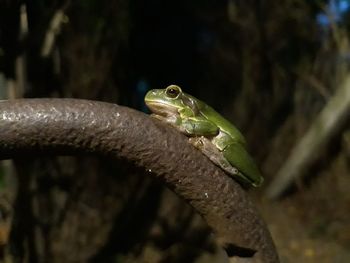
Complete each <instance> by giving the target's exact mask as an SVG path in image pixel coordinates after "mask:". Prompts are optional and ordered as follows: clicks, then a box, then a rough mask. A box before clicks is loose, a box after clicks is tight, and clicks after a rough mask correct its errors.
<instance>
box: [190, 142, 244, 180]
mask: <svg viewBox="0 0 350 263" xmlns="http://www.w3.org/2000/svg"><path fill="white" fill-rule="evenodd" d="M189 142H190V143H191V144H192V145H193V146H194V147H196V148H197V149H199V150H200V151H201V152H202V153H203V154H204V155H205V156H207V157H208V158H209V159H210V160H211V161H212V162H213V163H215V164H216V165H217V166H219V167H221V168H222V169H223V170H225V171H226V172H227V173H229V174H232V175H236V176H237V175H239V171H238V169H237V168H236V167H233V166H232V165H231V164H230V163H229V162H228V161H227V159H226V158H225V156H224V154H223V153H222V152H221V151H220V150H219V149H218V148H217V147H216V146H215V145H214V144H213V143H212V142H211V141H210V140H209V139H207V138H206V137H204V136H200V137H191V138H189Z"/></svg>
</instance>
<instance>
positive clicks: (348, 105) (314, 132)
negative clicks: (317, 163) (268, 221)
mask: <svg viewBox="0 0 350 263" xmlns="http://www.w3.org/2000/svg"><path fill="white" fill-rule="evenodd" d="M349 110H350V76H347V77H346V78H345V80H344V81H343V83H341V84H340V87H339V88H338V90H337V91H336V93H335V94H334V95H333V97H332V98H331V99H330V100H329V101H328V103H327V105H326V106H325V107H324V109H323V110H322V111H321V113H320V114H319V115H318V117H317V118H316V120H315V121H314V122H313V123H312V125H311V127H310V128H309V130H308V131H307V133H306V134H305V135H304V137H303V138H302V139H301V140H300V142H299V143H298V144H297V145H296V146H295V147H294V149H293V150H292V152H291V154H290V156H289V157H288V159H287V161H286V162H285V163H284V165H283V166H282V167H281V168H280V170H279V172H278V173H277V176H276V178H275V179H274V180H273V182H272V183H271V184H270V186H269V187H268V188H267V191H266V195H267V196H268V197H269V198H271V199H275V198H278V197H280V196H281V195H282V194H283V193H284V191H285V190H286V189H287V188H288V187H289V186H290V185H291V184H292V183H293V182H294V180H295V179H297V178H298V177H301V176H303V172H304V171H305V169H307V168H308V167H309V166H310V164H311V163H312V162H313V161H314V160H315V159H317V157H318V156H319V153H320V152H321V149H322V147H324V146H325V145H326V144H327V143H328V142H329V141H330V140H331V139H332V136H333V135H334V134H335V133H336V132H337V131H339V128H340V126H341V124H342V123H343V122H344V120H346V119H347V118H349Z"/></svg>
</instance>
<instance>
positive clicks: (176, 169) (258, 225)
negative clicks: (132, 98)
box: [0, 99, 278, 262]
mask: <svg viewBox="0 0 350 263" xmlns="http://www.w3.org/2000/svg"><path fill="white" fill-rule="evenodd" d="M0 112H1V115H0V133H1V135H2V136H1V138H0V158H1V159H6V158H12V157H18V156H24V157H25V156H28V155H29V154H33V153H34V154H40V153H41V154H43V153H48V152H50V153H53V154H77V153H95V154H100V155H104V156H109V157H112V158H120V159H124V160H127V161H128V162H131V163H133V164H134V165H136V166H137V167H139V168H141V169H144V170H145V172H146V173H147V171H148V173H149V174H151V175H153V176H155V177H157V178H159V179H161V180H162V181H164V182H165V183H166V184H167V185H168V186H169V187H170V188H171V189H173V190H174V191H175V192H176V193H177V194H178V195H180V196H181V197H183V198H184V199H185V200H186V201H187V202H189V203H190V204H191V205H192V206H193V207H194V208H195V209H196V210H197V212H198V213H199V214H200V215H202V216H203V217H204V218H205V220H206V221H207V223H208V224H209V226H211V228H212V229H213V230H214V232H215V234H216V237H217V240H218V242H219V244H220V245H221V246H223V247H224V248H225V250H226V252H227V253H228V255H229V256H230V257H232V258H236V256H238V257H239V256H250V257H252V258H251V261H250V262H278V257H277V253H276V251H275V247H274V244H273V241H272V239H271V237H270V234H269V231H268V230H267V228H266V225H265V223H264V222H263V221H262V219H261V218H260V216H259V215H258V213H257V211H256V209H255V208H254V206H253V204H252V203H251V201H250V200H249V199H248V198H247V196H246V194H245V192H244V190H243V189H242V188H241V187H240V186H239V185H238V184H237V183H236V182H235V181H234V180H232V179H231V178H230V177H228V176H227V175H225V174H224V172H223V171H221V170H220V169H219V168H217V167H216V166H215V165H214V164H212V163H211V162H208V160H207V158H206V157H205V156H204V155H202V154H201V153H200V152H199V151H196V150H195V149H194V148H193V147H191V145H190V144H188V143H187V139H186V137H184V136H183V135H181V134H179V133H177V132H176V131H174V130H173V129H171V128H170V127H167V126H165V125H163V124H161V123H159V122H158V121H156V120H153V119H151V118H149V117H148V116H146V115H144V114H142V113H140V112H137V111H134V110H131V109H129V108H126V107H120V106H117V105H113V104H108V103H102V102H93V101H84V100H73V99H33V100H31V99H24V100H15V101H3V102H1V103H0ZM247 262H248V261H247Z"/></svg>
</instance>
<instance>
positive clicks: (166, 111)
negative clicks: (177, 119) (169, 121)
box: [146, 101, 179, 117]
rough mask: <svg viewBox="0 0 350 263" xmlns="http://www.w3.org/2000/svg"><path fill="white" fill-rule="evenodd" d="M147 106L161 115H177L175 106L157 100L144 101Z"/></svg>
mask: <svg viewBox="0 0 350 263" xmlns="http://www.w3.org/2000/svg"><path fill="white" fill-rule="evenodd" d="M146 105H147V107H148V108H149V109H150V110H151V111H152V112H153V113H155V114H158V115H161V116H165V117H166V116H174V115H179V113H178V111H177V108H175V107H172V106H171V105H169V104H167V103H161V102H158V101H148V102H146Z"/></svg>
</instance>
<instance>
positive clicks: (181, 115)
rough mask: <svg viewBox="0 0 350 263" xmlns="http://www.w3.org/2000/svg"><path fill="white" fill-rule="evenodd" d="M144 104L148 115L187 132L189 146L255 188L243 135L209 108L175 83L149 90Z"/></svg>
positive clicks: (258, 180) (256, 173) (256, 183)
mask: <svg viewBox="0 0 350 263" xmlns="http://www.w3.org/2000/svg"><path fill="white" fill-rule="evenodd" d="M145 103H146V105H147V107H148V108H149V109H150V110H151V111H152V112H153V114H152V116H154V117H156V118H157V119H159V120H161V121H164V122H166V123H169V124H171V125H172V126H173V127H175V128H176V129H178V130H179V131H180V132H182V133H184V134H185V135H187V136H188V137H189V142H190V143H191V144H192V145H194V146H195V147H196V148H198V149H199V150H200V151H202V153H203V154H205V155H206V156H207V157H208V158H209V159H210V160H211V161H212V162H214V163H215V164H216V165H218V166H220V167H221V168H222V169H223V170H225V171H226V172H227V173H228V174H230V175H231V176H233V178H234V179H236V180H237V181H239V182H240V183H241V184H243V185H252V186H255V187H258V186H260V185H261V184H262V183H263V181H264V179H263V177H262V176H261V174H260V171H259V169H258V168H257V166H256V165H255V163H254V161H253V159H252V157H251V156H250V155H249V153H248V152H247V151H246V148H245V139H244V137H243V135H242V134H241V133H240V131H239V130H238V129H237V128H236V127H235V126H234V125H233V124H231V123H230V122H229V121H228V120H226V119H225V118H224V117H222V116H221V115H220V114H219V113H217V112H216V111H215V110H214V109H213V108H211V107H210V106H208V105H207V104H205V103H204V102H202V101H200V100H198V99H196V98H195V97H193V96H191V95H189V94H186V93H184V92H182V90H181V88H180V87H179V86H176V85H170V86H168V87H167V88H166V89H154V90H150V91H149V92H148V93H147V94H146V97H145Z"/></svg>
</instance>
